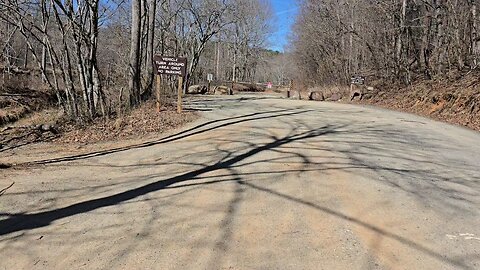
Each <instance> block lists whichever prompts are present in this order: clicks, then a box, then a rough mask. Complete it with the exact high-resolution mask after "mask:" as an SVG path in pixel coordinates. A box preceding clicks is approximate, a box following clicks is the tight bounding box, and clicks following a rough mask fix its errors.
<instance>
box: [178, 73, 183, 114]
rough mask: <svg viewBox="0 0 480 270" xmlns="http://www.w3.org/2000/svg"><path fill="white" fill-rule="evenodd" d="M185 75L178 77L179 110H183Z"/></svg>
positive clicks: (179, 111)
mask: <svg viewBox="0 0 480 270" xmlns="http://www.w3.org/2000/svg"><path fill="white" fill-rule="evenodd" d="M182 88H183V77H182V76H180V77H178V93H177V94H178V98H177V112H178V113H181V112H182V94H183V91H182V90H183V89H182Z"/></svg>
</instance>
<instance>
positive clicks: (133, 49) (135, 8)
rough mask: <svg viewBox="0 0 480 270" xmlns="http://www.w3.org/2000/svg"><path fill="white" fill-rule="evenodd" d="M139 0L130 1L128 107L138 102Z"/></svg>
mask: <svg viewBox="0 0 480 270" xmlns="http://www.w3.org/2000/svg"><path fill="white" fill-rule="evenodd" d="M141 14H142V13H141V0H132V29H131V37H130V78H129V89H130V100H129V101H130V104H129V106H130V107H133V106H135V105H137V104H138V103H139V102H140V40H141Z"/></svg>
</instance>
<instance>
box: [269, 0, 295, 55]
mask: <svg viewBox="0 0 480 270" xmlns="http://www.w3.org/2000/svg"><path fill="white" fill-rule="evenodd" d="M270 1H271V3H272V6H273V12H274V13H275V14H274V16H273V22H274V33H273V35H272V36H271V37H270V39H269V47H270V49H272V50H277V51H283V50H284V49H285V45H287V43H288V35H289V33H290V31H291V27H292V25H293V23H294V22H295V16H296V15H297V13H298V6H297V0H270Z"/></svg>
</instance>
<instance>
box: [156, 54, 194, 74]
mask: <svg viewBox="0 0 480 270" xmlns="http://www.w3.org/2000/svg"><path fill="white" fill-rule="evenodd" d="M153 61H154V62H155V68H156V69H157V74H158V75H169V76H181V77H185V75H187V58H183V57H169V56H161V55H155V57H154V58H153Z"/></svg>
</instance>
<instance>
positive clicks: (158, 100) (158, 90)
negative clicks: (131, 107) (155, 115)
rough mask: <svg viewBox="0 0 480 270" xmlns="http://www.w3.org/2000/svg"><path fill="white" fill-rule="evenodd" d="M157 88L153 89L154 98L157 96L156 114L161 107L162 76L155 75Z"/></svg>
mask: <svg viewBox="0 0 480 270" xmlns="http://www.w3.org/2000/svg"><path fill="white" fill-rule="evenodd" d="M156 77H157V86H156V87H155V89H156V93H157V94H156V96H157V112H160V108H161V107H162V97H161V96H160V95H161V89H160V87H162V75H160V74H157V76H156Z"/></svg>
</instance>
